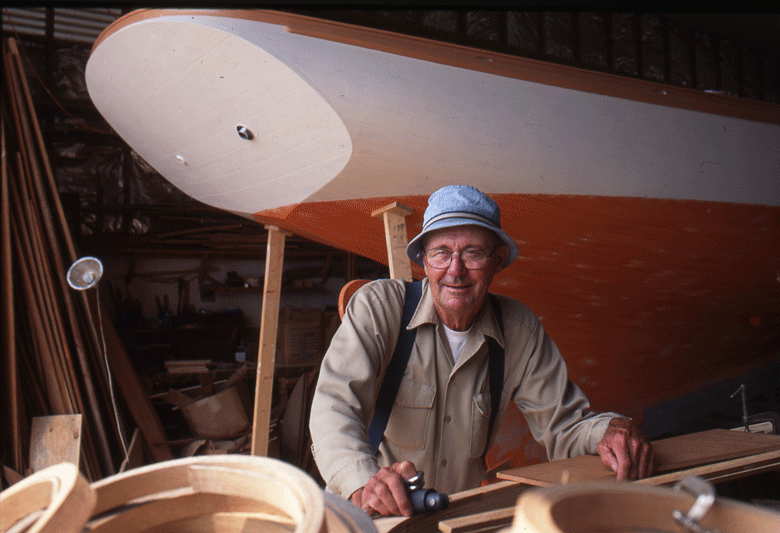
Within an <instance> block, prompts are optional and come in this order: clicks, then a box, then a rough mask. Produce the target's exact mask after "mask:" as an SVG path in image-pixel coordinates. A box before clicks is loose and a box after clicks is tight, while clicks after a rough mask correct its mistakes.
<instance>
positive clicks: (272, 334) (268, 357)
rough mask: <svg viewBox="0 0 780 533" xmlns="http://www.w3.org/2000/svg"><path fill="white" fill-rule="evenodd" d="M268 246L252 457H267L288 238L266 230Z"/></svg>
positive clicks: (274, 230) (269, 229) (274, 231)
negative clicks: (285, 246)
mask: <svg viewBox="0 0 780 533" xmlns="http://www.w3.org/2000/svg"><path fill="white" fill-rule="evenodd" d="M266 229H267V230H268V246H267V248H266V253H265V283H264V289H263V308H262V313H261V315H260V348H259V350H258V354H257V379H256V381H255V409H254V417H253V425H252V452H251V453H252V455H268V425H269V423H270V420H271V399H272V393H273V383H274V367H275V364H276V363H275V359H276V339H277V326H278V323H279V299H280V297H281V289H282V265H283V262H284V239H285V236H289V235H292V234H291V233H288V232H285V231H282V230H280V229H279V228H277V227H276V226H266Z"/></svg>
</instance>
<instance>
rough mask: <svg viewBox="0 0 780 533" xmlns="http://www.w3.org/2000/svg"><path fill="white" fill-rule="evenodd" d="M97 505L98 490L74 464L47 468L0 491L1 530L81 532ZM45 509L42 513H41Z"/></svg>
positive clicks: (45, 532) (32, 532) (50, 532)
mask: <svg viewBox="0 0 780 533" xmlns="http://www.w3.org/2000/svg"><path fill="white" fill-rule="evenodd" d="M94 505H95V493H94V491H93V490H92V488H91V487H90V485H89V483H88V482H87V480H86V479H85V478H84V476H82V475H81V473H80V472H79V470H78V467H77V466H76V465H74V464H71V463H60V464H58V465H54V466H50V467H48V468H44V469H43V470H40V471H38V472H36V473H34V474H32V475H31V476H28V477H26V478H24V479H23V480H21V481H19V482H18V483H16V484H14V485H12V486H11V487H9V488H7V489H6V490H4V491H3V492H1V493H0V531H2V532H5V531H8V530H9V529H10V528H11V527H13V526H17V527H22V526H21V524H20V521H24V522H26V523H27V529H19V530H23V531H25V532H26V533H77V532H79V531H81V528H82V526H83V524H84V523H85V522H86V521H87V519H88V518H89V516H90V514H91V513H92V509H93V507H94ZM41 511H42V512H41Z"/></svg>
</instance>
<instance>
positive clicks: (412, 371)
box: [309, 279, 619, 498]
mask: <svg viewBox="0 0 780 533" xmlns="http://www.w3.org/2000/svg"><path fill="white" fill-rule="evenodd" d="M404 295H405V287H404V284H403V281H401V280H379V281H375V282H372V283H369V284H367V285H365V286H364V287H362V288H361V289H360V290H359V291H358V292H356V293H355V294H354V295H353V296H352V298H351V299H350V302H349V305H348V307H347V310H346V313H345V315H344V320H343V322H342V324H341V326H340V327H339V329H338V331H337V332H336V334H335V336H334V337H333V340H332V342H331V345H330V348H329V349H328V351H327V353H326V354H325V358H324V360H323V363H322V368H321V371H320V376H319V379H318V382H317V388H316V392H315V394H314V399H313V403H312V409H311V417H310V425H309V427H310V430H311V436H312V441H313V447H312V448H313V451H314V457H315V460H316V462H317V466H318V468H319V470H320V473H321V475H322V477H323V479H324V480H325V481H326V483H327V486H328V489H329V490H330V491H332V492H334V493H336V494H339V495H342V496H343V497H345V498H348V497H349V496H350V495H351V494H352V493H353V492H354V491H355V490H357V489H359V488H361V487H363V486H364V485H365V484H366V482H367V481H368V480H369V479H370V478H371V476H373V475H374V474H375V473H376V472H377V471H378V470H379V468H380V466H389V465H391V464H393V463H395V462H397V461H404V460H408V461H412V462H413V463H414V464H415V466H416V467H417V469H418V470H422V471H423V472H424V473H425V482H426V483H425V486H426V487H430V488H435V489H436V490H438V491H440V492H446V493H454V492H459V491H462V490H465V489H468V488H474V487H478V486H479V484H480V482H481V479H482V471H483V464H482V454H483V453H484V451H485V448H486V444H487V439H488V435H487V432H488V421H489V418H490V410H491V403H490V392H489V389H490V387H489V382H488V368H487V367H488V365H487V360H488V343H487V339H486V337H488V336H489V337H493V338H495V339H496V340H497V341H498V342H499V343H500V344H501V345H502V346H503V347H504V352H505V363H504V389H503V394H502V397H501V406H500V411H499V413H498V416H497V417H496V422H495V429H494V431H493V433H494V435H493V437H492V438H495V433H496V432H497V431H498V429H499V428H500V427H501V422H502V420H503V418H504V414H505V413H506V409H507V407H508V405H509V402H515V404H517V406H518V408H519V409H520V411H521V412H522V413H523V414H524V416H525V418H526V420H527V421H528V425H529V426H530V429H531V432H532V434H533V436H534V438H536V440H538V441H539V442H541V443H542V444H543V445H544V446H545V447H546V448H547V455H548V457H550V458H551V459H562V458H566V457H573V456H577V455H583V454H587V453H597V450H596V447H597V445H598V442H599V441H600V440H601V437H602V436H603V434H604V432H605V431H606V428H607V424H608V423H609V420H610V419H611V418H612V417H615V416H619V415H616V414H614V413H607V414H600V415H596V414H594V413H588V412H587V411H588V409H589V403H588V400H587V398H586V397H585V395H584V394H583V393H582V391H581V390H580V389H579V387H577V386H576V385H575V384H574V383H572V382H570V381H569V380H568V376H567V371H566V364H565V363H564V361H563V358H562V357H561V354H560V352H559V351H558V349H557V348H556V346H555V344H554V343H553V341H552V339H550V337H549V336H547V334H546V333H545V332H544V330H543V329H542V326H541V324H540V323H539V319H538V318H537V317H536V315H534V314H533V312H532V311H531V310H530V309H528V308H527V307H526V306H525V305H523V304H521V303H520V302H518V301H516V300H513V299H511V298H507V297H501V296H500V297H499V298H500V301H501V309H502V314H503V320H504V334H503V336H502V334H501V332H500V329H499V326H498V323H497V322H496V318H495V316H494V314H493V310H492V308H491V306H490V304H486V305H485V306H484V307H483V309H482V311H481V312H480V314H479V315H478V317H477V319H476V321H475V322H474V324H473V325H472V327H471V330H470V335H469V338H468V340H467V341H466V344H465V345H464V346H463V351H462V353H461V355H460V357H459V358H458V361H457V364H456V363H454V361H453V357H452V354H451V353H450V348H449V344H448V342H447V340H446V335H445V333H444V331H443V329H444V327H443V325H442V324H441V323H440V320H439V316H438V313H437V312H436V307H435V306H434V302H433V297H432V296H431V292H430V290H429V289H428V280H427V279H425V280H423V293H422V299H421V300H420V303H419V305H418V307H417V310H416V312H415V314H414V316H413V317H412V321H411V323H410V324H409V328H418V329H417V337H416V340H415V346H414V348H413V349H412V353H411V355H410V359H409V364H408V366H407V368H406V373H405V375H404V378H403V381H402V383H401V387H400V389H399V391H398V395H397V397H396V399H395V405H393V409H392V412H391V415H390V420H389V422H388V425H387V429H386V430H385V436H384V438H383V440H382V442H381V444H380V446H379V451H378V453H377V456H376V457H374V456H373V454H372V452H371V448H370V446H369V444H368V431H367V428H368V426H369V424H370V422H371V417H372V416H373V412H374V402H375V399H376V395H377V393H378V391H379V387H380V386H381V383H382V378H383V377H384V372H385V370H386V368H387V365H388V363H389V360H390V357H391V356H392V354H393V351H394V349H395V343H396V340H397V338H398V331H399V329H400V323H401V312H402V307H403V301H404Z"/></svg>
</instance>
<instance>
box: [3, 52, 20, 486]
mask: <svg viewBox="0 0 780 533" xmlns="http://www.w3.org/2000/svg"><path fill="white" fill-rule="evenodd" d="M3 53H4V54H5V51H4V52H3ZM0 147H1V148H2V181H1V182H0V196H2V204H0V231H1V232H2V233H1V234H0V250H1V251H0V254H1V255H2V262H3V266H2V268H0V271H2V274H1V275H2V281H1V283H2V287H3V303H2V307H3V315H2V321H3V351H4V353H5V357H4V362H5V367H4V368H5V397H6V405H7V406H8V409H9V411H10V416H9V426H8V428H7V431H8V438H9V439H10V443H11V444H10V450H9V451H10V453H11V457H10V460H11V464H12V465H13V467H14V468H15V469H16V470H17V471H23V468H22V442H21V438H20V436H21V423H20V417H21V415H20V412H19V410H20V406H19V402H18V399H19V387H18V385H19V381H18V379H19V371H18V368H17V352H16V317H15V309H14V289H13V285H14V280H13V247H12V246H11V208H10V198H9V196H10V194H11V190H10V187H9V185H8V179H9V178H8V161H7V158H6V143H5V112H3V114H2V121H0Z"/></svg>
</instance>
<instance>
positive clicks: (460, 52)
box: [87, 10, 780, 464]
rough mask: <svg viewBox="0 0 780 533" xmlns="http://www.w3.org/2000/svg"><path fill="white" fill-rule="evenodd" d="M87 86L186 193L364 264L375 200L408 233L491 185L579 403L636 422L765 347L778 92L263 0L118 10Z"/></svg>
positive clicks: (751, 364)
mask: <svg viewBox="0 0 780 533" xmlns="http://www.w3.org/2000/svg"><path fill="white" fill-rule="evenodd" d="M144 75H145V76H147V78H146V79H145V80H143V79H142V82H138V81H137V79H138V78H139V77H141V78H143V76H144ZM150 80H151V81H150ZM87 85H88V88H89V91H90V95H91V97H92V98H93V101H94V102H95V104H96V106H97V107H98V109H99V110H100V111H101V113H103V115H104V116H105V117H106V119H107V120H108V122H109V123H110V124H111V125H112V126H113V127H114V128H115V129H116V130H117V132H118V133H119V134H120V135H122V137H123V138H125V140H126V141H128V143H129V144H130V145H131V146H132V147H133V148H134V149H135V150H136V151H138V153H139V154H140V155H141V156H142V157H144V158H145V159H146V160H147V161H148V162H149V163H150V164H151V165H152V166H154V167H155V168H156V169H157V170H158V171H159V172H160V173H161V174H162V175H163V176H165V177H166V178H168V179H169V180H170V181H171V182H172V183H173V184H174V185H176V186H178V187H179V188H181V189H182V190H183V191H184V192H186V193H188V194H190V195H191V196H193V197H195V198H197V199H199V200H201V201H204V202H206V203H209V204H212V205H214V206H217V207H221V208H223V209H226V210H229V211H232V212H235V213H240V214H243V215H245V216H251V217H253V218H254V219H256V220H258V221H259V222H262V223H265V224H270V225H274V226H278V227H280V228H283V229H285V230H289V231H292V232H294V233H296V234H299V235H301V236H304V237H307V238H309V239H312V240H314V241H318V242H322V243H325V244H327V245H330V246H333V247H336V248H339V249H342V250H348V251H350V252H354V253H357V254H360V255H363V256H365V257H368V258H371V259H374V260H377V261H380V262H385V263H386V262H387V256H386V249H385V245H384V243H385V236H384V228H383V225H382V223H381V221H380V220H378V219H377V218H375V217H372V216H371V213H372V212H373V211H374V210H376V209H379V208H382V207H384V206H385V205H387V204H388V203H390V202H393V201H398V202H401V203H403V204H406V205H409V206H410V207H412V208H413V209H414V212H413V213H412V215H410V216H409V217H408V219H407V225H408V229H409V236H410V237H411V236H413V235H415V234H417V233H418V232H419V231H420V228H421V224H422V216H423V212H424V210H425V206H426V198H427V196H428V195H429V194H430V193H431V192H433V191H434V190H436V189H437V188H439V187H441V186H444V185H447V184H451V183H466V184H470V185H474V186H476V187H479V188H480V189H482V190H484V191H485V192H486V193H488V194H490V195H491V196H492V197H493V198H494V199H495V200H496V201H497V202H498V204H499V205H500V207H501V212H502V224H503V227H504V228H505V229H506V230H507V232H508V233H509V234H510V235H512V236H513V237H514V238H515V240H516V241H517V243H518V246H519V248H520V256H519V258H518V259H517V261H515V263H514V264H513V265H511V266H510V267H509V268H507V269H505V270H504V271H502V272H501V273H500V274H499V275H498V276H497V278H496V279H495V281H494V283H493V286H492V290H494V291H495V292H499V293H503V294H506V295H509V296H513V297H516V298H517V299H519V300H521V301H523V302H524V303H525V304H527V305H528V306H529V307H530V308H531V309H533V310H534V312H536V314H537V315H539V317H540V318H541V320H542V324H543V325H544V327H545V329H546V330H547V331H548V332H549V333H550V334H551V336H552V337H553V338H554V340H555V342H556V343H557V344H558V346H559V348H560V349H561V351H562V353H563V354H564V357H565V359H566V360H567V362H568V367H569V373H570V376H571V378H572V380H573V381H575V382H576V383H577V384H578V385H579V386H580V387H581V388H582V389H583V390H584V391H585V392H586V394H587V395H588V397H589V398H590V400H591V402H592V405H593V407H594V409H597V410H611V411H618V412H623V413H625V414H627V415H629V416H632V417H635V418H637V419H639V420H641V419H642V417H643V413H644V412H645V410H646V409H647V408H649V407H651V406H653V405H656V404H659V403H661V402H665V401H669V400H671V399H674V398H677V397H680V396H684V395H686V394H690V393H693V392H696V391H699V390H702V389H703V388H705V387H707V386H708V385H711V384H715V383H719V382H722V381H724V380H728V379H732V378H734V377H736V376H739V375H741V374H743V373H746V372H749V371H753V370H755V369H757V368H761V367H762V366H763V365H767V364H769V363H770V362H771V361H773V360H774V359H775V358H776V357H777V356H778V354H780V157H778V155H777V154H778V146H780V126H779V125H778V124H780V108H778V106H773V105H770V104H764V103H753V102H746V101H744V100H739V99H735V98H729V97H724V96H719V95H711V94H706V93H702V92H698V91H691V90H686V89H680V88H674V87H669V86H664V85H660V84H653V83H649V82H642V81H638V80H629V79H626V78H620V77H617V76H611V75H605V74H598V73H592V72H586V71H581V70H578V69H573V68H569V67H560V66H555V65H548V64H544V63H541V62H538V61H532V60H527V59H521V58H516V57H511V56H506V55H502V54H496V53H492V52H486V51H483V50H475V49H470V48H465V47H460V46H455V45H448V44H445V43H436V42H433V41H426V40H424V39H418V38H413V37H408V36H399V35H396V34H390V33H388V32H382V31H378V30H370V29H366V28H356V27H351V26H347V25H342V24H337V23H332V22H325V21H318V20H315V19H308V18H306V17H299V16H297V15H292V14H280V13H266V12H255V11H229V12H222V11H217V12H215V11H157V10H150V11H142V12H139V13H134V14H131V15H128V16H126V17H124V18H123V19H120V21H118V22H117V23H116V24H115V25H113V26H112V27H110V28H109V29H108V30H106V32H105V33H104V35H103V36H102V37H101V39H100V40H99V41H98V43H96V45H95V47H94V49H93V52H92V56H91V58H90V61H89V63H88V66H87ZM241 127H244V128H245V130H248V131H250V132H251V135H250V136H247V135H246V133H245V132H244V134H243V135H240V134H239V133H241V132H239V131H238V130H240V129H241ZM250 137H251V138H250ZM413 272H414V274H415V276H416V277H420V276H422V275H423V273H422V271H421V270H420V269H418V268H417V267H416V266H415V267H414V269H413ZM516 423H519V417H518V416H517V414H516V413H513V414H512V418H511V420H510V423H509V424H508V425H505V428H504V430H505V432H506V431H509V432H511V431H516V432H519V433H518V434H517V435H516V437H517V439H515V441H517V440H518V439H519V440H520V441H521V442H525V441H526V440H527V430H522V429H520V430H518V429H517V428H518V427H519V426H517V425H516ZM513 428H514V429H513ZM524 431H525V432H524ZM500 442H504V441H503V440H501V439H500ZM508 453H510V452H506V453H504V452H501V453H498V454H497V457H498V459H500V457H501V456H503V455H506V454H508ZM536 454H537V452H536V451H533V450H530V449H529V451H527V452H525V455H524V457H525V458H526V459H529V460H535V459H536V458H537V457H536ZM521 455H522V454H521ZM498 459H497V460H498ZM522 461H523V458H522V457H521V458H520V459H519V460H517V461H516V462H515V464H521V463H522Z"/></svg>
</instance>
